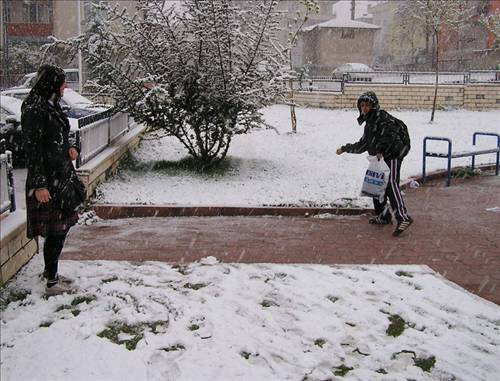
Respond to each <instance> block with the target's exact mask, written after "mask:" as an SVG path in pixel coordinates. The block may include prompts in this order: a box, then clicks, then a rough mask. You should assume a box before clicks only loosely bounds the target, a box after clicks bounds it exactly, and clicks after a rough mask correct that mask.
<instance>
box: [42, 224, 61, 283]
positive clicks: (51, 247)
mask: <svg viewBox="0 0 500 381" xmlns="http://www.w3.org/2000/svg"><path fill="white" fill-rule="evenodd" d="M66 235H67V233H65V234H58V235H48V236H47V237H45V243H44V244H43V259H44V261H45V270H44V274H45V276H46V278H47V280H48V281H52V280H55V279H56V277H57V264H58V262H59V256H60V255H61V251H62V248H63V246H64V241H65V239H66Z"/></svg>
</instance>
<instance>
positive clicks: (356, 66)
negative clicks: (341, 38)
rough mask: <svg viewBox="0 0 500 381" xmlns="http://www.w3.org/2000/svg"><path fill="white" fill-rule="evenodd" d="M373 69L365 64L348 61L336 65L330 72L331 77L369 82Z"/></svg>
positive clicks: (371, 78)
mask: <svg viewBox="0 0 500 381" xmlns="http://www.w3.org/2000/svg"><path fill="white" fill-rule="evenodd" d="M373 72H374V70H373V69H372V68H371V67H370V66H368V65H365V64H362V63H357V62H348V63H345V64H342V65H340V66H338V67H336V68H335V69H334V70H333V72H332V78H333V79H345V80H347V81H349V82H351V81H353V82H371V81H372V80H373V74H371V73H373Z"/></svg>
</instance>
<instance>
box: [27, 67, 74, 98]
mask: <svg viewBox="0 0 500 381" xmlns="http://www.w3.org/2000/svg"><path fill="white" fill-rule="evenodd" d="M65 80H66V73H64V70H63V69H61V68H60V67H58V66H54V65H48V64H44V65H42V66H40V68H39V69H38V72H37V75H36V80H35V84H34V85H33V88H32V89H31V91H30V95H31V94H36V95H38V96H40V97H41V98H43V99H45V100H49V99H50V98H51V97H52V94H55V95H56V99H55V100H56V102H57V103H59V99H60V98H61V93H60V88H61V86H62V84H63V83H64V81H65Z"/></svg>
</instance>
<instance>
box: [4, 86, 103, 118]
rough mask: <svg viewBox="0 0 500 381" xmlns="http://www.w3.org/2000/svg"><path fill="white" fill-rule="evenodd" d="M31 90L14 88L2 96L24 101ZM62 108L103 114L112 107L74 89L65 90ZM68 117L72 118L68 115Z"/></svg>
mask: <svg viewBox="0 0 500 381" xmlns="http://www.w3.org/2000/svg"><path fill="white" fill-rule="evenodd" d="M30 91H31V88H29V87H12V88H10V89H7V90H4V91H2V92H0V94H1V95H8V96H11V97H14V98H18V99H20V100H22V101H23V100H24V99H25V98H26V97H27V96H28V94H29V93H30ZM60 103H61V107H62V108H63V109H68V108H74V109H88V110H90V111H92V112H93V113H97V112H102V111H106V110H109V109H110V108H111V105H107V104H102V103H99V104H98V103H94V102H92V101H91V100H90V99H88V98H86V97H84V96H83V95H81V94H78V93H77V92H76V91H74V90H72V89H66V90H64V96H63V97H62V99H61V102H60ZM68 117H71V116H69V115H68Z"/></svg>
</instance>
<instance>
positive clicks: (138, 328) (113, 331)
mask: <svg viewBox="0 0 500 381" xmlns="http://www.w3.org/2000/svg"><path fill="white" fill-rule="evenodd" d="M167 326H168V321H161V320H160V321H154V322H143V323H136V324H127V323H123V322H119V321H114V322H111V323H110V324H109V325H108V326H107V328H105V329H104V330H102V331H101V332H99V333H98V334H97V336H99V337H102V338H105V339H108V340H109V341H111V342H112V343H115V344H119V345H125V348H127V349H128V350H129V351H133V350H134V349H135V348H136V347H137V343H138V342H139V341H141V340H142V339H143V338H144V332H145V331H146V330H151V331H152V332H153V333H154V334H156V333H158V327H167ZM121 334H126V335H128V336H129V338H127V339H119V336H120V335H121Z"/></svg>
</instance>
